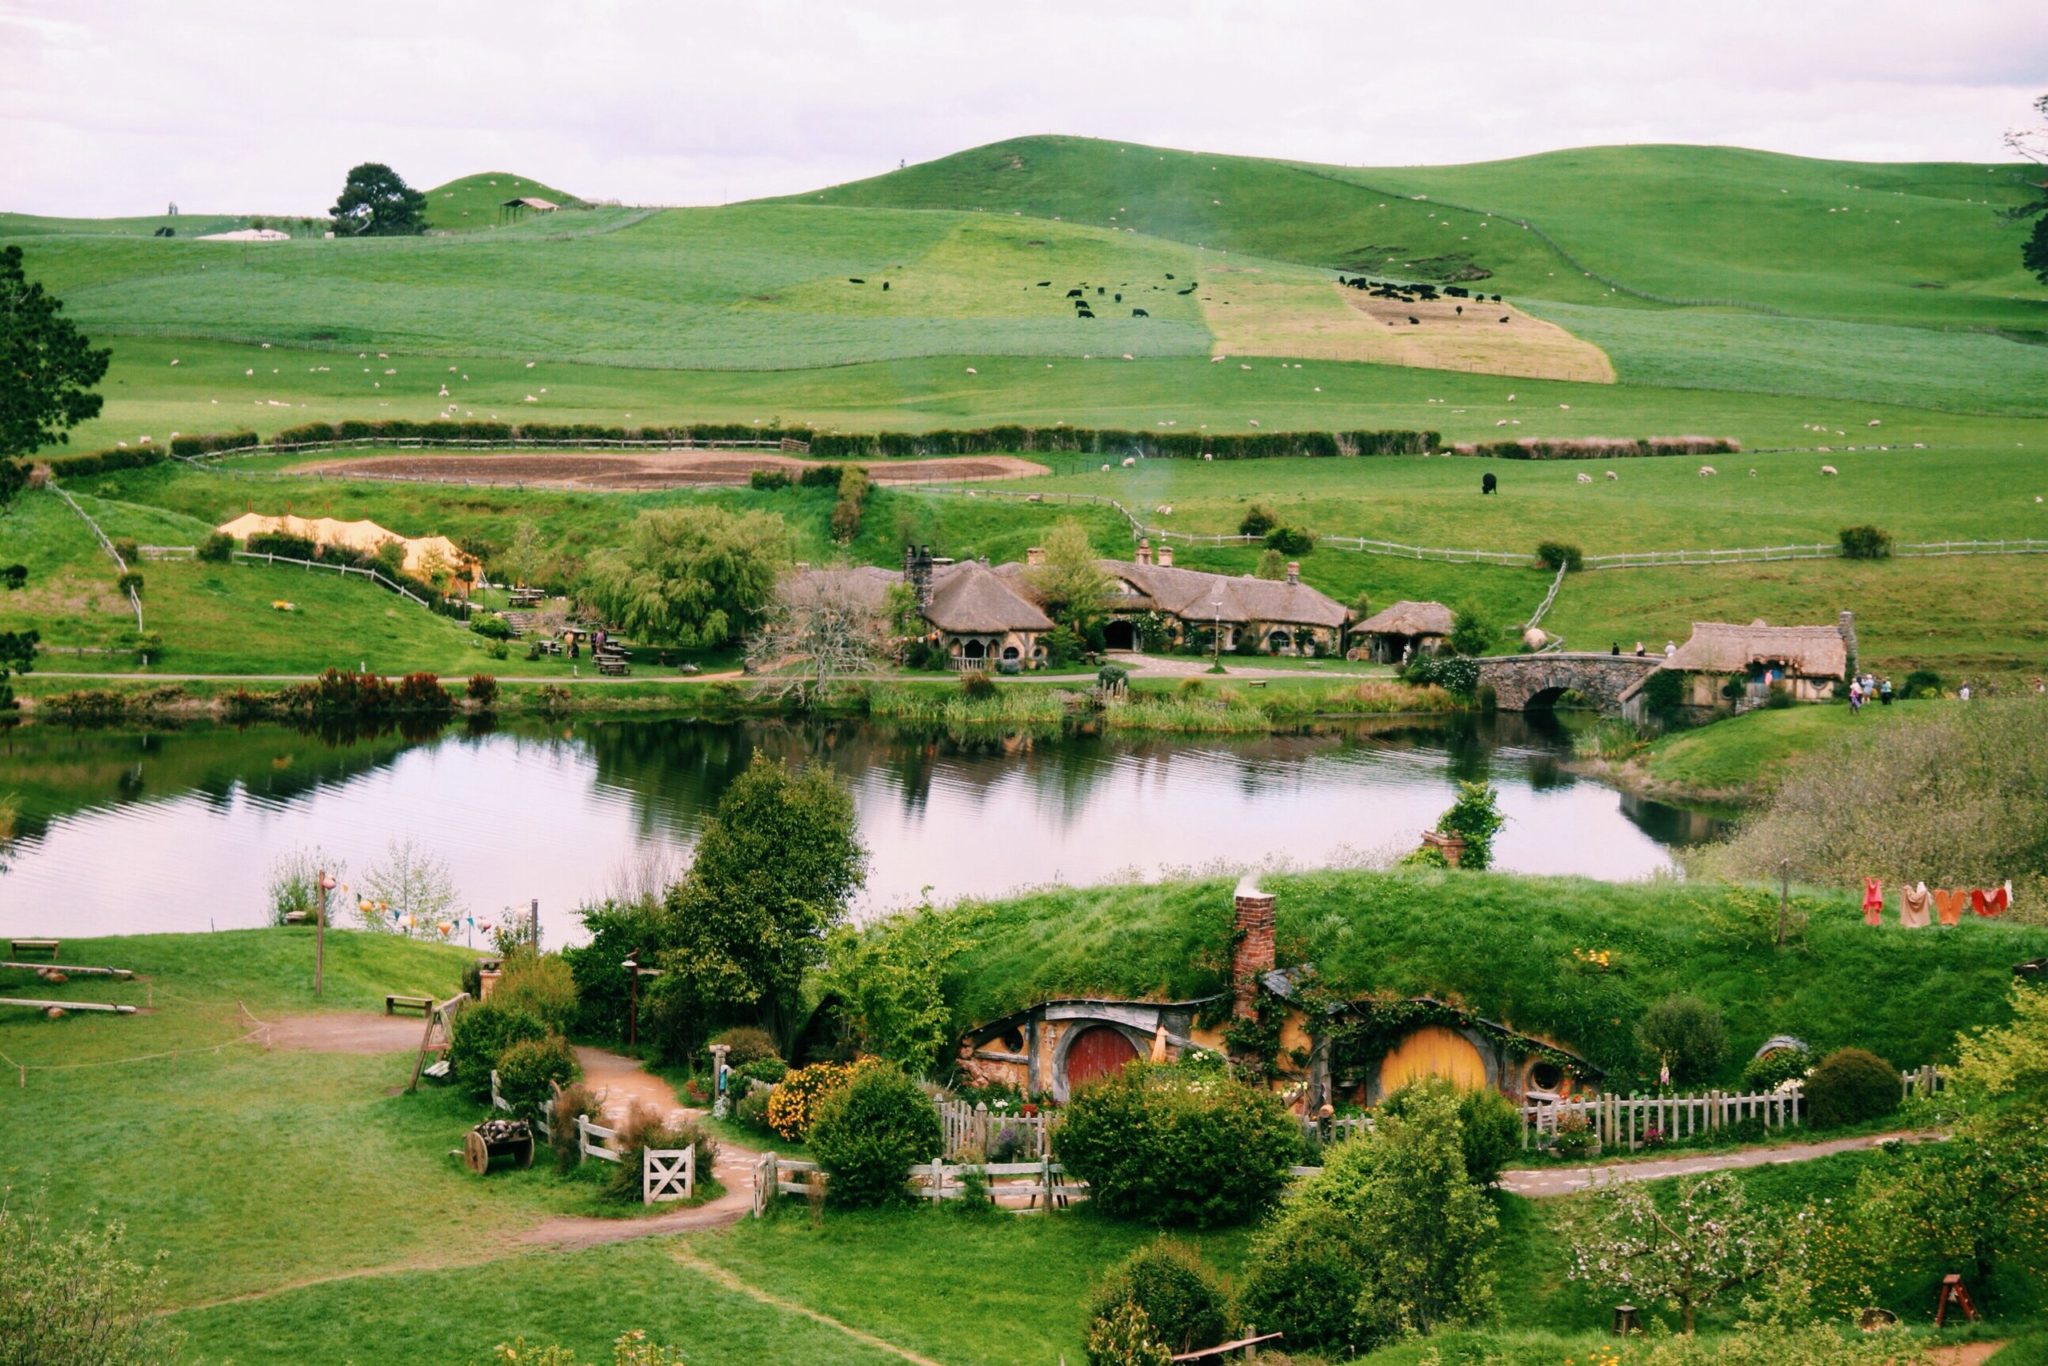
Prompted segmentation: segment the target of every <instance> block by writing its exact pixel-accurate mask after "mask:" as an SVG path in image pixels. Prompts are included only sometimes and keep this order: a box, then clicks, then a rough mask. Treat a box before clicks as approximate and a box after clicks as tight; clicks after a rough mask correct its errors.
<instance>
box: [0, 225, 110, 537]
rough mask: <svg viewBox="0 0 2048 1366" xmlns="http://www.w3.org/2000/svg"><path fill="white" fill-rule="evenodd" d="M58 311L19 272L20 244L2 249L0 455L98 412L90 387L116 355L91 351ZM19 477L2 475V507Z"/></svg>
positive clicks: (53, 437)
mask: <svg viewBox="0 0 2048 1366" xmlns="http://www.w3.org/2000/svg"><path fill="white" fill-rule="evenodd" d="M63 311H64V305H63V303H62V302H60V301H59V300H58V299H56V298H54V297H53V296H51V295H50V294H48V293H46V292H45V291H44V289H43V287H42V286H41V285H39V284H34V283H31V282H30V280H29V278H28V276H27V275H26V274H24V273H23V271H22V266H21V248H20V247H5V248H0V461H5V460H6V459H7V458H8V457H10V456H22V455H29V454H32V453H33V452H35V451H36V450H38V449H40V448H41V447H43V446H48V445H53V444H56V443H58V442H62V441H65V440H68V437H67V436H66V433H67V432H68V431H69V429H71V428H72V427H75V426H77V425H78V424H79V423H81V422H84V421H85V420H86V419H88V418H93V417H98V416H99V413H100V396H99V395H98V394H96V393H93V392H92V388H93V386H94V385H95V384H98V383H99V382H100V381H101V380H102V379H104V378H106V374H107V361H108V360H109V359H110V358H111V357H112V356H113V354H114V353H113V352H111V351H106V350H100V351H95V350H93V349H92V346H91V344H90V343H89V342H87V341H86V339H85V336H84V334H83V333H81V332H80V331H79V330H78V328H77V327H75V326H74V325H73V324H72V323H71V321H70V320H69V319H68V318H64V317H61V316H59V315H60V314H62V313H63ZM22 477H23V476H22V472H21V471H20V470H19V469H15V470H13V471H11V472H10V473H6V474H0V505H4V504H5V502H6V501H7V499H8V498H9V497H11V496H12V495H13V493H14V492H15V491H16V490H17V489H18V488H19V487H20V485H21V480H22Z"/></svg>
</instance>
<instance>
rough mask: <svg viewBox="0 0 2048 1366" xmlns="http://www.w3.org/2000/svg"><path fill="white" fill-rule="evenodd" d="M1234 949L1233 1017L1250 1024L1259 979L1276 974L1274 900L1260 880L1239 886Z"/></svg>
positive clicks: (1256, 1005)
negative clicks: (1247, 1021) (1274, 972)
mask: <svg viewBox="0 0 2048 1366" xmlns="http://www.w3.org/2000/svg"><path fill="white" fill-rule="evenodd" d="M1235 904H1236V909H1237V919H1236V924H1235V930H1236V933H1235V935H1234V936H1233V937H1234V939H1235V940H1236V944H1235V947H1233V948H1232V949H1231V951H1230V990H1231V994H1232V996H1233V997H1234V998H1235V999H1234V1000H1233V1001H1232V1002H1231V1007H1230V1013H1231V1014H1232V1015H1233V1016H1234V1017H1236V1018H1237V1019H1240V1020H1249V1019H1251V1018H1253V1016H1255V1015H1256V1014H1257V1013H1258V1003H1259V978H1260V977H1262V976H1264V975H1265V974H1266V973H1269V972H1271V971H1272V970H1273V898H1272V897H1271V896H1269V895H1268V894H1266V893H1265V892H1262V891H1260V890H1259V884H1258V881H1257V879H1255V878H1250V877H1247V878H1246V879H1245V880H1244V881H1242V882H1240V883H1238V884H1237V897H1236V903H1235Z"/></svg>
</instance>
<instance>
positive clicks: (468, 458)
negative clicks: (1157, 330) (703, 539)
mask: <svg viewBox="0 0 2048 1366" xmlns="http://www.w3.org/2000/svg"><path fill="white" fill-rule="evenodd" d="M844 463H849V462H841V461H821V460H799V459H795V458H793V457H791V456H787V455H774V454H769V453H766V452H752V451H702V450H699V451H636V452H617V453H612V452H607V453H605V454H592V453H583V454H577V453H573V452H572V453H568V454H552V455H549V454H518V453H506V454H476V453H471V452H463V453H460V454H445V455H434V454H420V455H372V456H353V457H350V458H347V459H342V460H323V461H320V462H319V463H317V464H311V465H302V466H299V467H298V468H297V469H295V470H294V471H293V473H295V474H313V475H321V476H324V477H330V478H337V479H350V478H356V479H393V480H406V481H418V482H421V483H455V484H490V485H500V484H503V485H519V486H523V487H530V488H562V489H614V490H618V489H669V488H696V487H702V486H705V485H726V486H732V485H741V484H745V483H746V482H747V481H748V479H749V478H750V477H751V476H752V475H753V474H754V473H755V472H756V471H768V470H780V471H781V472H783V473H784V474H787V475H789V476H790V477H791V478H792V479H794V478H796V477H798V476H799V475H801V474H802V473H803V472H804V471H805V470H807V469H810V468H812V467H813V466H817V465H832V466H835V467H837V466H839V465H841V464H844ZM865 463H866V468H867V471H868V474H869V476H870V477H871V478H873V479H874V481H875V482H876V483H878V484H919V483H939V482H943V483H955V482H969V481H981V480H988V479H1024V478H1029V477H1031V476H1033V475H1039V474H1047V473H1050V471H1049V470H1047V469H1046V467H1045V466H1043V465H1041V464H1038V463H1037V462H1035V461H1031V460H1022V459H1019V458H1018V457H1016V456H1014V455H975V456H951V457H946V458H943V459H932V460H874V461H869V462H865Z"/></svg>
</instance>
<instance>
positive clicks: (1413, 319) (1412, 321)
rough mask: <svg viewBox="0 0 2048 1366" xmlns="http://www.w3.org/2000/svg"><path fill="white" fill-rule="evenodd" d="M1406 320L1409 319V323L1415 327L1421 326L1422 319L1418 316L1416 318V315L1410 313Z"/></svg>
mask: <svg viewBox="0 0 2048 1366" xmlns="http://www.w3.org/2000/svg"><path fill="white" fill-rule="evenodd" d="M1408 321H1409V323H1410V324H1411V325H1412V326H1415V327H1420V326H1422V319H1420V318H1418V317H1415V316H1414V315H1412V314H1411V315H1410V316H1409V318H1408Z"/></svg>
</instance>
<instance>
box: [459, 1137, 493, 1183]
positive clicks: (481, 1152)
mask: <svg viewBox="0 0 2048 1366" xmlns="http://www.w3.org/2000/svg"><path fill="white" fill-rule="evenodd" d="M462 1162H463V1165H464V1166H466V1167H468V1168H469V1169H470V1170H471V1171H473V1172H475V1173H476V1174H477V1175H478V1176H482V1175H483V1174H484V1173H486V1172H488V1171H489V1170H490V1169H491V1146H490V1144H488V1143H486V1142H484V1140H483V1135H481V1134H478V1133H475V1132H473V1131H472V1132H470V1133H466V1134H464V1135H463V1136H462Z"/></svg>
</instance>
